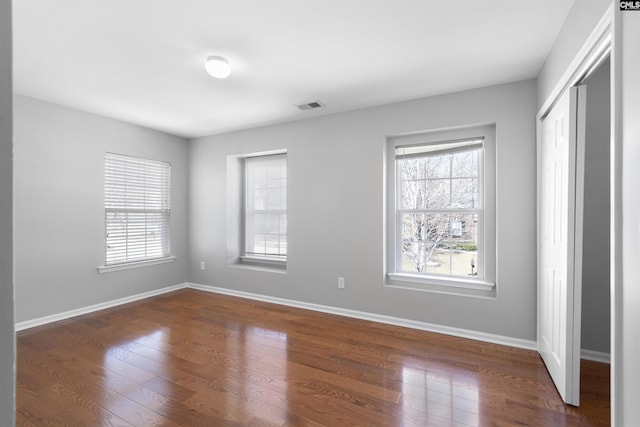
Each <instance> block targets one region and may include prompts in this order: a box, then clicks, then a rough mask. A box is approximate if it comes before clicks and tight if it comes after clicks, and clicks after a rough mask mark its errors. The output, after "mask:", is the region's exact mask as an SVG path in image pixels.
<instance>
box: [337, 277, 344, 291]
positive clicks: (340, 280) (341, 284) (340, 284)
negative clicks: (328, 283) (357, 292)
mask: <svg viewBox="0 0 640 427" xmlns="http://www.w3.org/2000/svg"><path fill="white" fill-rule="evenodd" d="M338 289H344V277H338Z"/></svg>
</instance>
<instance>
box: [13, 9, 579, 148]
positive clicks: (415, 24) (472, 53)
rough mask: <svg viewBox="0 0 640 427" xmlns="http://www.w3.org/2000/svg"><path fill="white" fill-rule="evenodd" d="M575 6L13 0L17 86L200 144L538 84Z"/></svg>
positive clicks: (28, 92)
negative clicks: (395, 105) (216, 60)
mask: <svg viewBox="0 0 640 427" xmlns="http://www.w3.org/2000/svg"><path fill="white" fill-rule="evenodd" d="M573 2H574V0H455V1H454V0H421V1H417V0H416V1H410V0H211V1H196V0H14V1H13V8H14V11H13V14H14V20H13V26H14V87H15V91H16V92H17V93H20V94H23V95H28V96H32V97H35V98H40V99H43V100H47V101H50V102H54V103H58V104H62V105H66V106H69V107H73V108H77V109H81V110H85V111H89V112H92V113H96V114H101V115H104V116H107V117H113V118H116V119H120V120H124V121H127V122H131V123H135V124H138V125H142V126H146V127H150V128H153V129H158V130H161V131H165V132H168V133H171V134H175V135H180V136H184V137H196V136H202V135H208V134H214V133H222V132H227V131H231V130H236V129H243V128H248V127H254V126H259V125H263V124H270V123H278V122H284V121H289V120H297V119H301V118H307V117H313V116H318V115H323V114H331V113H336V112H341V111H347V110H353V109H358V108H363V107H369V106H374V105H380V104H386V103H390V102H397V101H403V100H408V99H415V98H421V97H424V96H430V95H435V94H440V93H448V92H454V91H459V90H464V89H469V88H475V87H482V86H488V85H493V84H498V83H504V82H511V81H517V80H522V79H528V78H534V77H536V76H537V75H538V73H539V71H540V69H541V67H542V65H543V63H544V60H545V58H546V56H547V55H548V53H549V50H550V49H551V47H552V45H553V43H554V41H555V39H556V36H557V35H558V33H559V31H560V28H561V27H562V24H563V23H564V20H565V18H566V16H567V14H568V12H569V9H570V8H571V6H572V5H573ZM210 55H221V56H224V57H226V58H227V59H228V60H229V61H230V62H231V65H232V67H233V72H232V75H231V77H229V78H227V79H225V80H217V79H214V78H212V77H210V76H209V75H208V74H206V72H205V70H204V60H205V58H206V57H207V56H210ZM315 100H320V101H321V102H323V103H324V104H326V107H325V108H322V109H319V110H310V111H299V110H298V109H297V108H296V105H297V104H301V103H307V102H311V101H315Z"/></svg>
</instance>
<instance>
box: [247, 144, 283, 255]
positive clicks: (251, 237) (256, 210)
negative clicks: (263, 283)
mask: <svg viewBox="0 0 640 427" xmlns="http://www.w3.org/2000/svg"><path fill="white" fill-rule="evenodd" d="M243 161H244V248H243V256H242V257H241V258H242V260H243V261H244V262H255V263H264V264H273V265H284V263H285V262H286V259H287V157H286V154H274V155H264V156H256V157H246V158H244V160H243Z"/></svg>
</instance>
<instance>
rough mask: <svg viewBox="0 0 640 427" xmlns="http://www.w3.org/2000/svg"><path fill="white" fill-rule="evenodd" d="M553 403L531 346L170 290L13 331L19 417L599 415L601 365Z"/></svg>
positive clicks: (553, 418) (310, 420)
mask: <svg viewBox="0 0 640 427" xmlns="http://www.w3.org/2000/svg"><path fill="white" fill-rule="evenodd" d="M582 369H583V376H582V399H581V400H582V405H581V407H580V408H574V407H570V406H565V405H564V404H563V403H562V401H561V400H560V398H559V396H558V394H557V392H556V390H555V388H554V386H553V384H552V382H551V380H550V379H549V376H548V374H547V372H546V370H545V368H544V365H543V364H542V362H541V360H540V358H539V357H538V355H537V354H536V353H535V352H532V351H527V350H521V349H515V348H510V347H504V346H500V345H495V344H487V343H481V342H478V341H472V340H466V339H462V338H455V337H449V336H445V335H439V334H433V333H427V332H422V331H416V330H411V329H405V328H401V327H395V326H389V325H382V324H378V323H373V322H368V321H363V320H354V319H349V318H344V317H339V316H332V315H328V314H322V313H316V312H311V311H306V310H300V309H294V308H289V307H284V306H279V305H274V304H268V303H261V302H256V301H250V300H243V299H239V298H234V297H229V296H223V295H217V294H212V293H206V292H201V291H196V290H181V291H176V292H173V293H170V294H165V295H162V296H159V297H154V298H150V299H147V300H144V301H140V302H136V303H132V304H128V305H125V306H120V307H117V308H113V309H108V310H104V311H101V312H97V313H93V314H90V315H86V316H82V317H78V318H74V319H69V320H65V321H61V322H57V323H55V324H50V325H47V326H43V327H39V328H34V329H30V330H26V331H22V332H20V333H18V368H17V414H16V417H17V421H18V425H25V426H27V425H28V426H54V425H55V426H58V425H82V426H98V425H118V426H119V425H122V426H151V425H163V426H200V425H201V426H218V425H266V426H282V425H289V426H320V425H322V426H344V425H354V426H356V425H358V426H392V425H403V426H450V425H455V426H487V425H505V426H506V425H514V424H517V425H533V426H541V425H550V426H551V425H552V426H565V425H566V426H573V425H581V426H583V425H594V426H596V425H602V426H606V425H609V416H610V415H609V414H610V412H609V366H608V365H603V364H599V363H595V362H586V361H583V365H582Z"/></svg>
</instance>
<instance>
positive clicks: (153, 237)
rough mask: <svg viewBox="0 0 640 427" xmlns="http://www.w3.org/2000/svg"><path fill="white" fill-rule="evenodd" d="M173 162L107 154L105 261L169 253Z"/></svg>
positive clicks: (111, 262) (126, 260)
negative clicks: (171, 163)
mask: <svg viewBox="0 0 640 427" xmlns="http://www.w3.org/2000/svg"><path fill="white" fill-rule="evenodd" d="M170 182H171V165H170V164H169V163H165V162H159V161H153V160H146V159H140V158H136V157H129V156H122V155H118V154H111V153H107V154H106V155H105V233H106V259H105V265H114V264H123V263H129V262H137V261H145V260H151V259H157V258H163V257H168V256H169V250H170V248H169V223H170V218H171V201H170V193H171V191H170Z"/></svg>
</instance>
